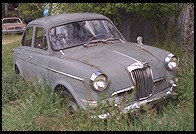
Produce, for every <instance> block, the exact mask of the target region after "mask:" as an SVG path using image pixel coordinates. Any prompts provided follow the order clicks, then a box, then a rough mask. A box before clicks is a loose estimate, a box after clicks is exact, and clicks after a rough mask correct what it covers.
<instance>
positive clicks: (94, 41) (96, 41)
mask: <svg viewBox="0 0 196 134" xmlns="http://www.w3.org/2000/svg"><path fill="white" fill-rule="evenodd" d="M98 42H103V43H104V42H105V41H104V40H91V41H89V42H87V43H85V44H84V45H83V46H82V47H86V45H88V44H91V43H98Z"/></svg>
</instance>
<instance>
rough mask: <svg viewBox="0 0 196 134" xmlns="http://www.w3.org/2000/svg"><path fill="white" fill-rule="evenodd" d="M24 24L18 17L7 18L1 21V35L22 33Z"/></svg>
mask: <svg viewBox="0 0 196 134" xmlns="http://www.w3.org/2000/svg"><path fill="white" fill-rule="evenodd" d="M25 26H26V24H24V23H23V22H22V20H21V19H20V18H19V17H9V18H3V19H2V33H3V34H6V33H23V31H24V29H25Z"/></svg>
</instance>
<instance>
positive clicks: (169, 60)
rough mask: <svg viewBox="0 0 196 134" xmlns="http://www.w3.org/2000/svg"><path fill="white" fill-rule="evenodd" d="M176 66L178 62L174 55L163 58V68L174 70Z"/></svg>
mask: <svg viewBox="0 0 196 134" xmlns="http://www.w3.org/2000/svg"><path fill="white" fill-rule="evenodd" d="M178 64H179V60H178V58H177V57H176V56H175V55H173V54H171V53H170V54H168V55H167V56H166V57H165V67H166V68H167V69H168V70H176V69H177V68H178Z"/></svg>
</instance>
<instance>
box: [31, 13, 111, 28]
mask: <svg viewBox="0 0 196 134" xmlns="http://www.w3.org/2000/svg"><path fill="white" fill-rule="evenodd" d="M90 19H108V18H107V17H106V16H104V15H102V14H97V13H63V14H57V15H52V16H47V17H42V18H39V19H36V20H32V21H31V22H30V23H29V24H28V25H32V24H34V25H43V26H45V27H46V28H50V27H52V26H54V25H61V24H65V23H70V22H74V21H81V20H90Z"/></svg>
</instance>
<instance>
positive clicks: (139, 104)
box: [91, 84, 177, 119]
mask: <svg viewBox="0 0 196 134" xmlns="http://www.w3.org/2000/svg"><path fill="white" fill-rule="evenodd" d="M175 86H176V85H175V84H173V85H172V86H171V87H168V88H167V89H165V90H164V91H162V92H160V93H157V94H154V95H152V96H150V97H149V98H147V99H145V100H141V101H135V102H132V103H130V104H129V105H128V106H126V107H124V108H122V109H120V114H126V113H128V112H130V111H133V110H139V109H142V108H144V107H145V106H152V105H154V104H157V103H159V102H161V101H163V100H166V99H167V98H169V97H172V96H176V95H177V94H176V93H175V88H174V87H175ZM113 115H115V112H114V111H113V112H110V113H104V114H97V115H91V117H92V118H99V119H106V118H108V117H110V116H113Z"/></svg>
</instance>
